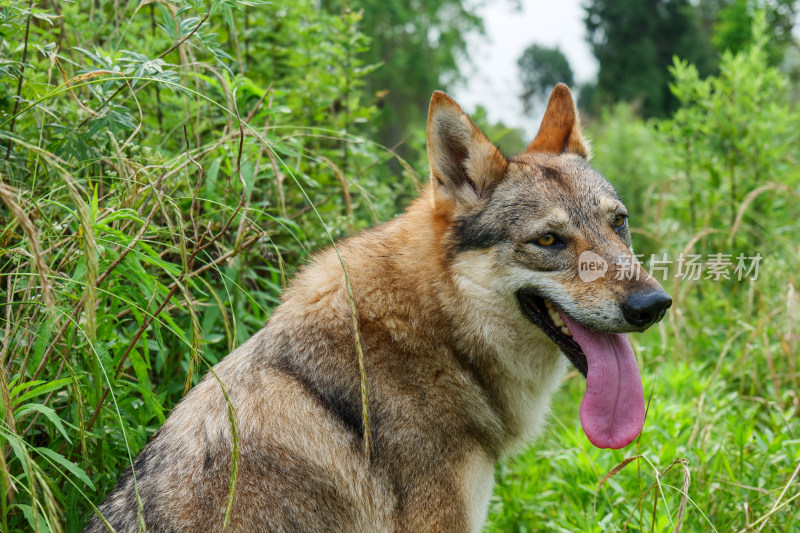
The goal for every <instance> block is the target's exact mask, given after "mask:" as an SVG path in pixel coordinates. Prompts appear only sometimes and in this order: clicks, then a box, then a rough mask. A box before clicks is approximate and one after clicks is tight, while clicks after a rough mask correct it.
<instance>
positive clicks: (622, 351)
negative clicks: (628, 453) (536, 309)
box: [559, 311, 644, 449]
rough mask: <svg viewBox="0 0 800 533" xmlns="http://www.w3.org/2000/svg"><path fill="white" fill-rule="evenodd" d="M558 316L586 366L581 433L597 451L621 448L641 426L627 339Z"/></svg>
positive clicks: (638, 387) (640, 400)
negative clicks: (578, 348)
mask: <svg viewBox="0 0 800 533" xmlns="http://www.w3.org/2000/svg"><path fill="white" fill-rule="evenodd" d="M559 314H560V315H561V319H562V320H563V321H564V322H565V323H566V324H567V327H568V328H569V331H570V333H572V336H573V338H574V339H575V340H576V341H577V343H578V344H579V345H580V347H581V349H582V350H583V353H584V354H586V361H587V362H588V363H589V372H588V375H587V377H586V394H584V396H583V401H582V402H581V425H582V426H583V431H584V432H585V433H586V436H587V437H589V440H590V441H591V442H592V444H594V445H595V446H597V447H598V448H614V449H618V448H624V447H625V446H627V445H628V444H630V443H631V442H633V440H634V439H635V438H636V437H638V436H639V433H641V431H642V426H643V425H644V391H643V390H642V378H641V377H640V376H639V367H638V366H637V364H636V356H634V355H633V349H632V348H631V343H630V342H628V336H627V335H625V334H624V333H597V332H595V331H591V330H589V329H587V328H585V327H584V326H581V325H580V324H578V323H577V322H575V321H574V320H572V319H571V318H570V317H568V316H567V315H565V314H564V313H561V312H560V311H559Z"/></svg>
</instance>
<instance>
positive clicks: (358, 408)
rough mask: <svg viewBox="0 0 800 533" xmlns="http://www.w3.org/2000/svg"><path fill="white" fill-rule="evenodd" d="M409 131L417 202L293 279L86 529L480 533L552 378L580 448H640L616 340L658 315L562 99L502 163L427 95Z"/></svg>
mask: <svg viewBox="0 0 800 533" xmlns="http://www.w3.org/2000/svg"><path fill="white" fill-rule="evenodd" d="M427 135H428V159H429V162H430V177H431V179H430V183H429V184H428V185H427V186H426V187H425V188H424V189H423V190H422V192H421V194H420V196H419V198H417V199H416V200H415V201H414V202H413V203H412V204H411V205H410V206H409V207H408V209H407V211H406V212H405V214H403V215H402V216H399V217H397V218H395V219H394V220H392V221H390V222H387V223H385V224H383V225H380V226H378V227H376V228H373V229H371V230H368V231H365V232H363V233H361V234H359V235H357V236H354V237H351V238H348V239H345V240H344V241H342V242H340V243H338V247H337V248H336V249H333V248H329V249H327V250H324V251H322V252H319V253H318V254H317V255H316V256H315V257H314V258H313V261H311V263H310V264H309V265H308V266H306V267H304V268H302V269H301V271H300V272H299V273H298V274H297V275H296V276H295V278H294V281H293V283H292V284H291V285H290V287H289V288H288V289H287V290H286V292H285V295H284V297H283V302H282V304H281V305H280V306H279V307H278V308H277V309H276V310H275V312H274V314H273V316H272V317H271V318H270V320H269V322H268V323H267V325H266V326H265V327H264V328H263V329H262V330H261V331H259V332H258V333H256V334H255V335H254V336H253V337H252V338H251V339H250V340H248V341H247V342H245V343H244V344H243V345H242V346H240V347H239V348H238V349H236V350H235V351H234V352H233V353H231V354H230V355H228V356H227V357H226V358H225V359H224V360H223V361H222V362H220V363H219V364H218V365H217V366H215V367H214V369H213V372H210V373H209V375H207V376H205V377H204V379H203V380H202V381H201V382H200V383H199V384H198V385H197V386H196V387H195V388H194V389H193V390H192V391H191V392H190V393H189V394H187V395H186V397H185V398H184V399H183V401H181V402H180V404H179V405H178V406H177V407H175V409H174V411H173V412H172V414H171V415H170V416H169V418H167V420H166V422H165V423H164V425H163V426H162V427H161V429H160V430H159V431H158V432H157V433H156V434H155V436H154V437H153V438H152V439H151V441H150V442H149V444H147V446H145V448H144V449H143V450H142V451H141V453H140V454H139V455H138V456H137V457H136V459H135V460H134V461H133V464H132V468H130V469H128V471H127V472H126V473H124V474H123V475H122V477H121V478H120V480H119V483H118V484H117V486H116V488H115V489H114V490H113V491H112V492H111V493H110V494H109V495H108V497H107V498H106V500H105V502H104V503H103V504H102V505H101V506H100V507H99V511H100V514H102V516H103V518H100V516H94V517H92V518H91V520H90V521H89V523H88V525H87V526H86V529H85V530H84V531H86V532H99V531H105V530H106V529H107V528H108V527H109V526H111V527H113V528H114V529H115V530H116V531H119V532H132V531H139V530H147V531H151V532H156V533H158V532H190V531H191V532H196V531H222V530H223V527H224V528H225V529H226V530H227V531H230V532H243V531H248V532H250V531H253V532H255V531H258V532H261V531H275V532H316V531H319V532H323V531H347V532H383V531H436V532H442V531H459V532H461V531H478V530H480V528H481V525H482V524H483V522H484V520H485V518H486V514H487V510H488V505H489V497H490V495H491V492H492V485H493V482H494V465H495V464H496V463H497V461H498V460H500V459H501V458H503V457H506V456H508V455H509V454H511V453H513V452H514V450H516V449H517V448H518V447H519V446H520V445H521V444H522V443H526V442H530V441H531V440H532V439H534V438H536V437H537V436H538V435H539V434H540V433H541V432H542V431H543V428H544V426H545V424H546V418H547V414H548V412H549V409H550V399H551V396H552V395H553V393H554V392H555V391H556V389H557V388H558V387H559V385H560V383H561V382H562V380H563V378H564V376H565V374H566V372H567V370H568V367H569V364H570V363H571V364H572V365H574V366H575V367H576V368H577V369H578V370H579V371H580V373H581V374H583V375H584V376H585V377H586V393H585V395H584V397H583V401H582V404H581V408H580V421H581V424H582V426H583V429H584V431H585V433H586V435H587V436H588V438H589V440H590V441H591V442H592V443H593V444H594V445H595V446H598V447H602V448H621V447H623V446H626V445H628V444H629V443H631V442H632V441H633V440H634V439H635V438H636V437H637V436H638V435H639V433H640V431H641V429H642V427H643V423H644V413H645V407H644V394H643V391H642V382H641V378H640V376H639V370H638V366H637V361H636V357H635V356H634V353H633V351H632V349H631V346H630V343H629V342H628V339H627V336H626V335H625V334H626V333H628V332H640V331H643V330H645V329H647V328H648V327H649V326H651V325H652V324H654V323H655V322H657V321H658V320H660V319H661V318H662V317H663V316H664V314H665V312H666V310H667V308H668V307H669V306H670V305H671V303H672V300H671V299H670V298H669V296H667V294H666V293H665V292H664V291H663V289H662V288H661V287H660V286H659V284H658V283H657V282H656V281H655V280H654V279H653V278H652V277H650V276H648V275H647V274H646V273H644V272H643V269H642V267H641V266H640V265H639V263H638V262H637V260H636V258H635V257H634V255H633V252H632V249H631V234H630V231H629V229H628V214H627V211H626V208H625V206H624V205H623V203H622V202H621V201H620V199H619V196H618V195H617V193H616V192H615V190H614V188H613V187H612V186H611V185H610V184H609V183H608V181H606V179H605V178H603V177H602V176H601V175H600V174H599V173H598V172H597V171H595V170H594V169H593V168H592V167H591V166H590V165H589V164H588V159H589V157H590V150H589V147H588V144H587V143H586V141H585V140H584V138H583V135H582V133H581V128H580V123H579V118H578V114H577V110H576V108H575V104H574V102H573V99H572V95H571V94H570V91H569V89H568V88H567V87H566V86H565V85H563V84H560V85H558V86H556V88H555V89H554V91H553V93H552V95H551V97H550V100H549V103H548V106H547V110H546V112H545V116H544V118H543V120H542V123H541V127H540V130H539V133H538V134H537V136H536V138H535V139H534V140H533V141H532V142H531V143H530V145H529V146H528V148H527V150H526V151H525V152H524V153H522V154H519V155H517V156H515V157H513V158H510V159H508V158H506V157H505V156H503V155H502V154H501V152H500V151H499V150H498V148H496V147H495V146H494V145H493V144H492V143H491V142H490V141H489V140H488V139H487V138H486V136H485V135H484V134H483V133H482V132H481V131H480V130H479V129H478V128H477V127H476V126H475V124H474V123H473V122H472V120H471V119H470V118H469V117H468V116H467V115H466V114H465V113H464V112H463V111H462V109H461V108H460V107H459V105H458V104H456V102H455V101H453V100H452V99H451V98H450V97H449V96H447V95H446V94H445V93H443V92H439V91H437V92H435V93H434V94H433V97H432V99H431V103H430V109H429V114H428V126H427ZM337 251H338V253H337ZM586 254H589V260H587V259H586V257H587V256H586ZM584 263H586V265H589V266H588V267H587V268H586V269H585V272H584V270H582V268H583V267H584V266H585V265H584ZM623 265H627V268H628V270H629V271H628V272H626V273H624V274H625V275H619V272H620V270H622V266H623ZM587 272H589V273H590V274H591V275H584V274H585V273H587ZM631 274H635V275H631ZM640 274H641V275H640ZM359 354H362V356H361V358H360V357H359ZM359 360H361V361H363V369H362V367H361V366H360V364H359ZM362 370H363V372H362ZM362 377H365V378H366V379H365V380H362ZM362 384H364V385H366V388H365V389H364V390H363V391H362ZM362 392H366V393H367V394H362ZM365 407H366V409H365ZM365 415H366V416H365ZM367 422H368V425H367V424H366V423H367ZM367 427H368V431H366V430H365V428H367ZM367 438H368V439H367ZM365 443H368V446H365Z"/></svg>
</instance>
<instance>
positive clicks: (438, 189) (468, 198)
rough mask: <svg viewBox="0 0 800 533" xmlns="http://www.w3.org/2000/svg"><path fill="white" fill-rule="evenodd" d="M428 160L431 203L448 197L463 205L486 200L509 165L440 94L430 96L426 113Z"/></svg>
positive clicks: (438, 92) (441, 93) (468, 119)
mask: <svg viewBox="0 0 800 533" xmlns="http://www.w3.org/2000/svg"><path fill="white" fill-rule="evenodd" d="M428 161H429V162H430V165H431V181H432V183H433V192H434V201H435V202H438V201H439V200H442V199H444V198H448V199H450V200H452V201H455V202H456V203H457V204H462V205H472V204H474V203H476V202H478V201H479V200H481V199H482V198H485V197H486V196H487V194H488V191H489V188H490V187H491V186H492V184H493V183H495V182H496V181H498V180H500V178H502V177H503V174H504V173H505V170H506V167H507V166H508V161H507V160H506V158H505V157H503V155H502V154H501V153H500V150H498V149H497V147H496V146H495V145H493V144H492V143H491V141H489V139H487V138H486V136H485V135H484V134H483V132H481V130H480V129H478V127H477V126H476V125H475V123H474V122H472V119H470V118H469V116H467V114H466V113H464V111H463V110H462V109H461V107H460V106H459V105H458V104H457V103H456V102H455V101H454V100H453V99H452V98H450V97H449V96H447V95H446V94H445V93H443V92H442V91H436V92H434V93H433V97H432V98H431V105H430V109H429V111H428ZM443 197H444V198H443Z"/></svg>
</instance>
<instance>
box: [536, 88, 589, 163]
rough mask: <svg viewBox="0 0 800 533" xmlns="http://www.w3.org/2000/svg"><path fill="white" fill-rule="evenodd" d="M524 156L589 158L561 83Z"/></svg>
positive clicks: (570, 104)
mask: <svg viewBox="0 0 800 533" xmlns="http://www.w3.org/2000/svg"><path fill="white" fill-rule="evenodd" d="M527 151H528V152H539V153H542V152H544V153H547V154H563V153H568V154H577V155H579V156H581V157H583V158H584V159H587V160H588V159H589V158H591V157H592V151H591V148H590V147H589V143H588V142H587V141H586V140H585V139H584V138H583V134H582V133H581V123H580V119H579V118H578V110H577V109H576V107H575V102H574V101H573V100H572V94H571V93H570V92H569V87H567V86H566V85H564V84H563V83H559V84H558V85H556V87H555V89H553V93H552V94H551V95H550V101H549V102H548V103H547V111H545V112H544V118H543V119H542V125H541V126H539V133H537V134H536V138H535V139H534V140H533V141H532V142H531V144H529V145H528V150H527Z"/></svg>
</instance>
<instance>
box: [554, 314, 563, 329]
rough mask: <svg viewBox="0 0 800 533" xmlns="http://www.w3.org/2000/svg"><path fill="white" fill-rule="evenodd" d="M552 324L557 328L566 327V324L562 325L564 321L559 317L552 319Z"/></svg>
mask: <svg viewBox="0 0 800 533" xmlns="http://www.w3.org/2000/svg"><path fill="white" fill-rule="evenodd" d="M553 324H555V325H556V326H558V327H565V326H566V324H564V321H563V320H561V317H560V316H558V315H556V316H554V317H553Z"/></svg>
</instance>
